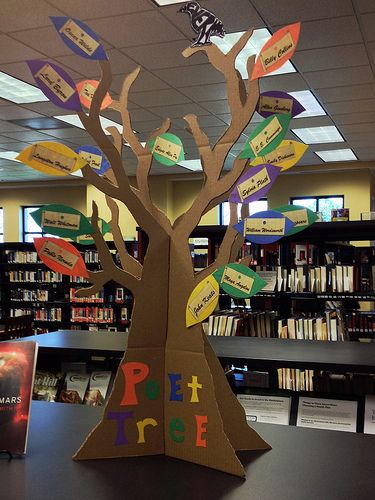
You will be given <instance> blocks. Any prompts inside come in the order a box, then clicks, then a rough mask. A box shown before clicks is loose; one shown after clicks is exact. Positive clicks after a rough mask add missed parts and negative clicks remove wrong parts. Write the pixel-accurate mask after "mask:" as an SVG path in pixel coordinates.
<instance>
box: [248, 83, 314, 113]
mask: <svg viewBox="0 0 375 500" xmlns="http://www.w3.org/2000/svg"><path fill="white" fill-rule="evenodd" d="M256 111H258V113H259V114H260V115H261V116H263V118H268V117H269V116H271V115H276V114H290V115H291V116H292V118H295V117H296V116H298V115H299V114H301V113H303V112H304V111H305V108H304V107H303V106H302V104H301V103H300V102H299V101H297V99H295V98H294V97H293V96H291V95H290V94H287V93H286V92H280V91H278V90H270V91H269V92H262V93H261V94H260V96H259V100H258V103H257V107H256Z"/></svg>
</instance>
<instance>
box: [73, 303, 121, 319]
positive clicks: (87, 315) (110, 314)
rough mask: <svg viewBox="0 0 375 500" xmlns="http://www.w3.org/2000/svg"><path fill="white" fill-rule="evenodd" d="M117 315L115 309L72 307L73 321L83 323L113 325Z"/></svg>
mask: <svg viewBox="0 0 375 500" xmlns="http://www.w3.org/2000/svg"><path fill="white" fill-rule="evenodd" d="M114 320H115V314H114V311H113V308H112V307H111V306H109V307H100V306H90V307H89V306H86V307H72V308H71V321H73V322H77V323H79V322H82V323H90V322H93V323H94V322H95V323H113V322H114Z"/></svg>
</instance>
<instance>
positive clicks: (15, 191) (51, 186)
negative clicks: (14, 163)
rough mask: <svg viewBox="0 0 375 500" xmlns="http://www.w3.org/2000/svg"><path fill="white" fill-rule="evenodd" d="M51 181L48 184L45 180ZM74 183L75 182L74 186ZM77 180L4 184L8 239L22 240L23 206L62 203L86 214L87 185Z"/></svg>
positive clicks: (0, 194) (0, 199) (1, 199)
mask: <svg viewBox="0 0 375 500" xmlns="http://www.w3.org/2000/svg"><path fill="white" fill-rule="evenodd" d="M45 184H47V183H45ZM72 184H73V185H72ZM75 184H76V183H75V181H71V182H69V181H68V183H64V184H63V185H61V182H60V183H59V184H58V183H48V186H44V185H43V184H41V183H32V182H30V183H22V184H21V183H14V184H7V185H6V186H5V185H4V186H2V188H1V190H0V206H2V207H3V209H4V241H7V242H8V241H9V242H14V241H21V240H22V234H21V233H22V225H21V207H22V206H25V205H44V204H48V203H62V204H66V205H70V206H72V207H73V208H76V209H77V210H80V211H81V212H83V213H84V214H86V187H85V186H84V185H83V184H82V182H80V183H79V185H75Z"/></svg>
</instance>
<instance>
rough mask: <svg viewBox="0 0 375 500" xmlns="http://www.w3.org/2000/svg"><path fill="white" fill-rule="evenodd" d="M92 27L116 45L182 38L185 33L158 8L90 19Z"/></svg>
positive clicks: (135, 44) (131, 44) (159, 41)
mask: <svg viewBox="0 0 375 500" xmlns="http://www.w3.org/2000/svg"><path fill="white" fill-rule="evenodd" d="M90 28H92V29H93V30H94V31H95V32H96V33H97V34H98V35H99V36H100V37H102V38H103V39H104V40H107V41H108V42H110V43H112V44H113V45H114V46H115V47H118V48H121V47H131V46H137V45H144V44H154V43H161V42H169V41H173V40H181V39H182V38H185V37H184V35H183V34H182V33H181V32H180V31H178V30H177V29H176V28H175V27H174V26H173V24H172V23H170V22H169V21H168V20H167V19H166V18H165V17H163V16H162V15H161V14H160V13H159V12H158V11H157V10H153V11H149V12H142V13H135V14H128V15H122V16H121V15H119V16H115V17H112V18H111V20H110V22H108V19H107V18H103V19H96V20H93V21H90Z"/></svg>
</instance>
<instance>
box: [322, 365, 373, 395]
mask: <svg viewBox="0 0 375 500" xmlns="http://www.w3.org/2000/svg"><path fill="white" fill-rule="evenodd" d="M314 391H316V392H321V393H332V394H346V395H348V396H350V395H355V396H365V395H366V394H375V375H374V374H370V373H342V374H340V373H331V372H327V371H317V372H315V374H314Z"/></svg>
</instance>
